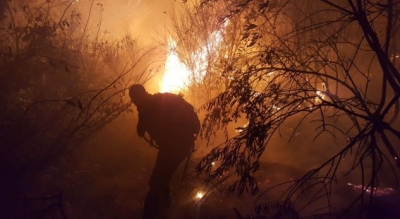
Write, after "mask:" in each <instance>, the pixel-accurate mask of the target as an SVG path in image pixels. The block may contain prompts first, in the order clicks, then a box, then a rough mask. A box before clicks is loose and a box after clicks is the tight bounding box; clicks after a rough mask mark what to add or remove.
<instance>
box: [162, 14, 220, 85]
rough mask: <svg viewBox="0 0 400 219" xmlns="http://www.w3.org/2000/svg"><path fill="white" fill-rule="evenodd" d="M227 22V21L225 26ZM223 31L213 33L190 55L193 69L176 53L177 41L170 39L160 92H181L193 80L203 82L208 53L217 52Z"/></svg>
mask: <svg viewBox="0 0 400 219" xmlns="http://www.w3.org/2000/svg"><path fill="white" fill-rule="evenodd" d="M227 23H228V22H226V23H225V27H226V25H227ZM223 29H224V28H223ZM222 32H223V30H218V31H215V32H213V33H211V34H210V36H209V37H208V40H207V41H206V42H205V44H204V45H203V46H202V47H201V48H200V49H199V50H198V51H195V52H193V53H192V54H191V55H190V59H191V63H194V65H195V66H193V69H191V70H192V71H191V70H190V69H189V68H188V67H187V66H186V65H185V64H184V63H183V62H182V61H181V60H180V59H179V56H178V54H177V53H176V46H177V45H176V41H175V40H173V39H170V40H168V51H167V59H166V61H165V71H164V77H163V79H162V82H161V84H160V87H161V88H160V92H161V93H164V92H170V93H180V92H181V91H183V90H185V89H186V88H187V87H188V86H189V85H190V84H191V83H192V82H195V83H201V82H202V81H203V78H204V76H205V74H206V69H207V67H208V62H207V60H208V55H209V54H212V53H217V51H218V47H219V45H220V44H221V41H222Z"/></svg>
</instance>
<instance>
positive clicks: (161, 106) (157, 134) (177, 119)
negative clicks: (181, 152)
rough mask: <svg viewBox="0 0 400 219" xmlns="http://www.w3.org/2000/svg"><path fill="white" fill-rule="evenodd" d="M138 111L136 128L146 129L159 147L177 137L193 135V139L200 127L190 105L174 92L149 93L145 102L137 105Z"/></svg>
mask: <svg viewBox="0 0 400 219" xmlns="http://www.w3.org/2000/svg"><path fill="white" fill-rule="evenodd" d="M138 111H139V124H138V129H142V130H146V131H147V132H148V133H149V135H150V137H151V138H152V139H153V140H155V141H156V143H157V144H158V145H159V146H160V147H163V146H164V145H165V144H166V143H169V142H174V141H175V140H177V139H182V138H189V139H190V138H191V137H193V139H191V140H194V137H195V136H196V135H197V134H198V132H199V129H200V121H199V119H198V117H197V114H196V112H195V110H194V109H193V107H192V105H190V104H189V103H188V102H186V101H185V100H184V99H183V98H182V97H181V96H178V95H175V94H170V93H158V94H154V95H151V96H149V97H148V101H147V104H145V105H144V106H141V107H138Z"/></svg>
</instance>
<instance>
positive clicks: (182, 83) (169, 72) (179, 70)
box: [160, 39, 190, 93]
mask: <svg viewBox="0 0 400 219" xmlns="http://www.w3.org/2000/svg"><path fill="white" fill-rule="evenodd" d="M175 50H176V42H175V41H174V40H172V39H170V40H169V41H168V55H167V59H166V61H165V72H164V78H163V81H162V86H161V90H160V92H171V93H179V92H180V91H181V90H183V89H185V88H186V87H187V86H188V85H189V77H190V70H189V69H188V67H187V66H186V65H185V64H184V63H183V62H182V61H181V60H180V59H179V56H178V54H177V53H176V51H175Z"/></svg>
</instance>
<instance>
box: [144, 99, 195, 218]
mask: <svg viewBox="0 0 400 219" xmlns="http://www.w3.org/2000/svg"><path fill="white" fill-rule="evenodd" d="M137 109H138V112H139V121H138V125H137V132H138V135H139V136H144V134H145V132H147V133H149V135H150V138H151V139H152V140H154V141H155V142H156V144H157V146H158V147H159V152H158V156H157V161H156V164H155V166H154V169H153V174H152V176H151V177H150V180H149V187H150V189H149V192H148V194H147V197H146V200H145V205H144V215H143V218H146V219H147V218H149V219H150V218H151V219H153V218H155V217H156V215H157V214H158V212H160V211H161V210H162V209H163V208H165V207H168V204H169V202H170V194H169V184H170V181H171V179H172V176H173V174H174V172H175V170H176V169H177V168H178V167H179V165H180V163H181V162H182V161H183V160H184V159H185V158H186V157H187V156H188V155H189V153H190V152H191V151H192V149H193V147H194V141H195V139H196V135H197V134H198V132H199V129H200V121H199V119H198V117H197V114H196V112H195V111H194V109H193V106H192V105H190V104H189V103H187V102H186V101H185V100H184V99H183V98H182V97H180V96H178V95H175V94H169V93H162V94H154V95H148V97H146V100H145V101H144V102H143V104H141V105H140V106H137Z"/></svg>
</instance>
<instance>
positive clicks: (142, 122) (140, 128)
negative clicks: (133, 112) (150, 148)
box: [136, 111, 146, 137]
mask: <svg viewBox="0 0 400 219" xmlns="http://www.w3.org/2000/svg"><path fill="white" fill-rule="evenodd" d="M138 117H139V118H138V123H137V126H136V132H137V134H138V135H139V137H144V134H145V133H146V116H145V114H144V113H141V112H140V111H139V116H138Z"/></svg>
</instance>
